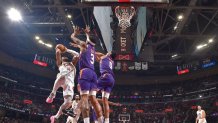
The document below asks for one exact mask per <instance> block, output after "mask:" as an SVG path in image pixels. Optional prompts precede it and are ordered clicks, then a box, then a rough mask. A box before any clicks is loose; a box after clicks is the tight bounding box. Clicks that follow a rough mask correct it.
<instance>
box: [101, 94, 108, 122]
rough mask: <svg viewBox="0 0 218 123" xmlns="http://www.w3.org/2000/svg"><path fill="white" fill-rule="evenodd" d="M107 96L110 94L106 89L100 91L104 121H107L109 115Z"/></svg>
mask: <svg viewBox="0 0 218 123" xmlns="http://www.w3.org/2000/svg"><path fill="white" fill-rule="evenodd" d="M109 96H110V93H108V92H106V91H103V92H102V100H103V109H104V118H105V123H109V115H110V107H109V103H108V99H109Z"/></svg>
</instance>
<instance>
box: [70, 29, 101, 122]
mask: <svg viewBox="0 0 218 123" xmlns="http://www.w3.org/2000/svg"><path fill="white" fill-rule="evenodd" d="M84 32H85V33H86V37H87V40H86V42H84V41H81V40H79V39H78V38H76V35H77V34H79V33H80V30H79V28H78V27H75V26H74V33H73V34H72V35H71V39H72V40H73V42H74V43H70V44H71V45H72V46H74V47H78V48H80V59H79V69H80V74H79V78H78V81H79V85H80V88H81V91H80V95H81V101H82V104H81V106H82V115H83V120H84V123H90V117H89V109H90V108H89V102H88V99H89V100H90V102H91V104H92V105H93V107H94V110H95V112H96V115H97V118H98V122H99V123H103V115H102V109H101V106H100V104H99V103H98V101H97V99H96V93H97V75H96V73H95V69H94V62H95V42H96V41H95V39H94V38H93V37H90V36H89V33H90V27H89V26H86V29H85V30H84Z"/></svg>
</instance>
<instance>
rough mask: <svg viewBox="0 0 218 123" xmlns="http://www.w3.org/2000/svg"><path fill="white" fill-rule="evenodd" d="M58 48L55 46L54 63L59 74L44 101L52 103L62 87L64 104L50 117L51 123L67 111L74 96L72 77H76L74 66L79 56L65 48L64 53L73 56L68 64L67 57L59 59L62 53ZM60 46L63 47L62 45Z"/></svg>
mask: <svg viewBox="0 0 218 123" xmlns="http://www.w3.org/2000/svg"><path fill="white" fill-rule="evenodd" d="M58 46H60V45H57V47H56V63H57V66H58V68H59V71H60V73H58V75H57V78H56V80H55V83H54V86H53V89H52V92H51V93H50V95H49V97H48V98H47V99H46V102H47V103H52V102H53V99H54V98H55V95H56V92H57V90H58V88H60V87H62V88H63V97H64V103H63V104H62V105H61V106H60V108H59V110H58V112H57V114H56V115H54V116H51V117H50V120H51V123H54V122H55V121H56V120H57V119H58V118H59V117H60V115H61V114H62V113H63V112H62V110H64V109H67V108H68V107H69V106H70V104H71V101H72V99H73V94H74V91H73V88H74V77H75V75H76V68H75V65H76V63H77V61H78V58H79V57H78V56H79V54H78V53H77V52H75V51H73V50H69V49H67V48H65V51H66V52H68V53H70V54H72V55H74V57H73V60H72V62H69V61H68V58H67V57H61V53H63V52H62V51H61V49H59V48H58ZM61 46H62V47H64V46H63V45H61Z"/></svg>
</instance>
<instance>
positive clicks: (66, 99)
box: [50, 95, 73, 123]
mask: <svg viewBox="0 0 218 123" xmlns="http://www.w3.org/2000/svg"><path fill="white" fill-rule="evenodd" d="M72 99H73V98H72V96H71V95H67V96H65V97H64V103H63V104H62V105H61V106H60V108H59V110H58V112H57V114H56V115H54V116H51V118H50V120H51V123H54V122H55V120H57V119H58V118H59V117H60V116H61V115H62V113H63V112H62V110H64V109H67V108H69V107H70V106H71V103H72Z"/></svg>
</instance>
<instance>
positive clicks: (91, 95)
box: [89, 72, 104, 123]
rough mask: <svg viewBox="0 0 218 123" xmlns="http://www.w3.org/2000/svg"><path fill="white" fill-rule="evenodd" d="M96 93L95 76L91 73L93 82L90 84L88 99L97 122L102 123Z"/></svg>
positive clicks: (102, 119) (100, 109)
mask: <svg viewBox="0 0 218 123" xmlns="http://www.w3.org/2000/svg"><path fill="white" fill-rule="evenodd" d="M96 93H97V75H96V74H95V73H94V72H93V80H92V82H91V91H90V93H89V99H90V102H91V104H92V106H93V108H94V110H95V113H96V115H97V118H98V122H99V123H103V122H104V118H103V115H102V108H101V105H100V104H99V102H98V100H97V99H96Z"/></svg>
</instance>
